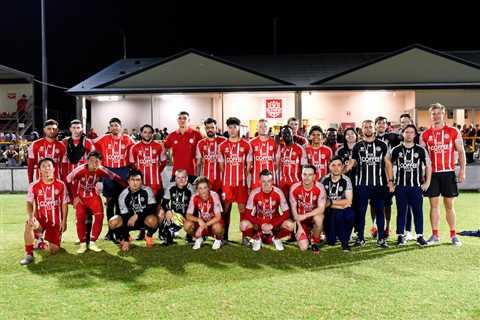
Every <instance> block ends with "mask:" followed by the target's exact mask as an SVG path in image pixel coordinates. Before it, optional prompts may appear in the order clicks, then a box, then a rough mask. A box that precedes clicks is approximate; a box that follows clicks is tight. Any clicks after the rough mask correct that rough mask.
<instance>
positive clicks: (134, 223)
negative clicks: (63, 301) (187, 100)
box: [20, 103, 465, 265]
mask: <svg viewBox="0 0 480 320" xmlns="http://www.w3.org/2000/svg"><path fill="white" fill-rule="evenodd" d="M429 113H430V118H431V126H430V128H428V129H427V130H425V131H424V132H421V133H420V132H418V131H417V128H416V126H415V125H414V123H413V121H412V119H411V118H410V116H409V114H403V115H402V116H401V117H400V129H399V131H398V132H393V131H392V130H388V124H387V119H386V118H385V117H377V118H376V119H374V120H364V121H363V122H362V123H361V128H360V130H355V129H354V128H347V129H345V130H344V132H343V141H342V142H340V143H335V144H328V145H327V144H326V143H325V142H326V139H325V135H326V132H324V130H322V128H321V127H320V126H316V125H314V126H312V127H311V128H310V130H309V131H308V134H307V136H308V139H306V138H305V137H304V136H302V135H299V134H298V120H297V119H295V118H290V119H289V120H288V123H287V125H285V126H282V127H281V128H280V131H279V134H278V135H277V136H272V135H271V128H270V126H269V123H268V121H267V120H265V119H260V120H258V122H257V133H256V134H255V137H254V138H252V139H246V138H244V137H241V136H240V125H241V123H240V120H239V119H238V118H235V117H231V118H228V119H227V121H226V127H227V133H228V134H225V136H227V137H224V136H221V135H219V134H218V128H217V122H216V120H215V119H213V118H207V119H205V120H204V123H203V124H204V126H205V133H206V136H205V137H203V136H202V134H201V133H200V132H199V131H196V130H194V129H192V128H190V126H189V125H190V123H189V121H190V118H189V114H188V113H187V112H184V111H182V112H180V113H179V114H178V118H177V122H178V129H177V130H175V131H173V132H172V133H170V134H169V135H168V136H167V138H166V139H165V140H164V141H162V142H160V141H156V140H153V135H154V129H153V127H152V126H151V125H148V124H146V125H144V126H142V127H141V128H140V134H141V140H140V141H138V142H135V141H133V140H132V138H131V137H130V136H128V135H126V134H124V133H123V128H122V122H121V120H120V119H118V118H112V119H111V120H110V121H109V124H108V127H109V131H108V133H106V134H104V135H102V136H100V137H98V138H96V139H93V140H90V139H88V138H86V136H85V134H84V128H83V126H82V122H81V121H79V120H73V121H71V123H70V132H71V136H70V137H68V138H65V139H64V140H63V141H59V140H58V139H57V135H58V125H59V124H58V122H57V121H55V120H47V121H46V122H45V123H44V128H43V133H44V137H43V138H40V139H38V140H36V141H34V142H33V143H32V144H31V145H30V148H29V152H28V179H29V183H30V184H29V188H28V194H27V201H26V202H27V221H26V223H25V232H24V241H25V256H24V258H23V259H22V260H21V261H20V264H22V265H27V264H30V263H32V262H33V261H34V251H35V250H48V251H49V252H50V253H52V254H54V253H56V252H58V251H59V249H60V247H61V242H62V234H63V233H65V232H66V231H67V216H68V208H69V206H73V207H74V209H75V221H76V223H75V227H76V233H77V238H78V242H79V247H78V250H77V253H79V254H82V253H85V252H86V251H87V250H91V251H94V252H100V251H102V249H101V248H100V247H99V246H98V241H97V240H98V239H99V237H100V234H101V232H102V228H103V222H104V219H105V213H106V219H107V221H108V231H107V233H106V236H105V239H106V240H111V241H114V242H115V243H117V244H118V245H119V248H120V249H121V251H123V252H127V251H128V250H130V248H131V246H132V241H133V240H134V239H133V238H132V236H131V235H130V232H131V231H132V230H139V231H140V232H139V236H138V238H137V240H144V241H145V244H146V246H147V247H148V248H152V247H153V246H154V243H155V238H158V239H159V240H160V241H161V242H162V243H163V244H164V245H167V246H168V245H172V244H174V243H175V239H176V238H179V237H180V231H181V230H182V229H183V230H184V231H185V233H186V236H185V240H186V242H187V243H188V244H189V245H191V246H192V248H193V249H194V250H198V249H200V248H201V247H202V245H203V244H204V242H205V241H206V240H207V239H208V238H212V239H213V244H212V246H211V248H212V249H213V250H218V249H220V248H221V247H222V246H223V245H225V244H227V243H228V242H229V233H230V232H229V227H230V222H231V221H230V220H231V219H230V217H231V214H230V213H231V210H232V205H233V204H234V203H236V204H237V207H238V211H239V216H240V221H239V224H238V225H239V227H240V231H241V234H242V245H243V246H245V247H251V249H252V250H253V251H259V250H261V248H262V247H263V246H266V245H272V246H273V247H274V248H275V250H277V251H282V250H284V242H285V241H288V242H292V243H293V244H294V245H295V244H296V245H297V246H298V248H299V249H300V250H302V251H304V250H311V251H312V252H313V253H314V254H319V252H320V249H321V247H322V246H323V245H331V246H334V245H336V244H337V243H339V244H340V246H341V249H342V250H343V251H346V252H348V251H350V250H351V246H355V247H363V246H365V244H366V240H365V226H366V220H367V211H368V207H369V205H370V215H371V219H372V225H373V227H372V228H371V229H370V230H369V231H370V233H371V235H372V237H373V238H374V239H376V245H377V246H378V247H380V248H388V246H389V245H388V242H387V239H388V237H389V236H391V234H390V233H391V232H390V225H391V221H390V220H391V216H392V215H391V211H392V206H393V203H394V202H395V205H396V209H397V217H396V230H395V234H396V245H397V246H404V245H406V243H407V241H409V240H415V241H416V244H417V245H418V246H420V247H424V246H428V245H435V244H439V243H440V234H439V224H440V209H441V201H440V198H441V197H442V198H443V201H442V202H443V206H444V207H445V212H446V220H447V223H448V225H449V228H450V235H449V242H451V244H452V245H453V246H456V247H458V246H461V241H460V240H459V238H458V237H457V236H456V231H455V223H456V221H455V220H456V214H455V208H454V201H455V198H456V197H457V196H458V187H457V183H461V182H463V180H464V178H465V153H464V149H463V142H462V137H461V134H460V132H459V131H458V130H457V129H456V128H454V127H450V126H448V125H447V124H446V123H445V122H444V117H445V107H444V106H443V105H442V104H440V103H435V104H432V105H430V108H429ZM329 130H331V129H329ZM327 131H328V130H327ZM167 152H169V153H170V155H171V159H172V166H173V168H172V176H171V179H170V182H169V184H168V185H164V183H162V173H163V171H164V169H165V167H166V166H167V162H168V158H167ZM455 155H457V159H458V163H459V165H460V170H459V172H458V174H456V172H455V162H456V158H455ZM102 195H103V197H102ZM424 197H428V199H429V203H430V223H431V236H430V237H429V238H428V239H427V240H426V239H425V238H424V230H423V224H424V212H423V198H424ZM105 207H106V209H105ZM412 226H414V229H415V237H414V236H413V232H412Z"/></svg>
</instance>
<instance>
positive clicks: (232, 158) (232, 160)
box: [225, 155, 242, 164]
mask: <svg viewBox="0 0 480 320" xmlns="http://www.w3.org/2000/svg"><path fill="white" fill-rule="evenodd" d="M225 160H226V163H228V164H239V163H240V162H241V161H242V157H238V156H236V155H232V156H230V157H227V158H226V159H225Z"/></svg>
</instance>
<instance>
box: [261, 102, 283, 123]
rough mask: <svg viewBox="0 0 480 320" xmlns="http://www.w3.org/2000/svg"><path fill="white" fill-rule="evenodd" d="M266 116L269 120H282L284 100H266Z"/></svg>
mask: <svg viewBox="0 0 480 320" xmlns="http://www.w3.org/2000/svg"><path fill="white" fill-rule="evenodd" d="M265 107H266V114H267V118H269V119H281V118H282V99H267V100H265Z"/></svg>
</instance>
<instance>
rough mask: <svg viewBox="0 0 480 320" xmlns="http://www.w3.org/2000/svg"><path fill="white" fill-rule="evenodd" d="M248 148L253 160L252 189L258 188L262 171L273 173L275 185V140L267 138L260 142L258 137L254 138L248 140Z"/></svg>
mask: <svg viewBox="0 0 480 320" xmlns="http://www.w3.org/2000/svg"><path fill="white" fill-rule="evenodd" d="M250 146H251V147H252V160H253V173H252V189H254V188H256V187H258V186H260V172H262V170H264V169H268V170H270V171H271V172H272V173H273V181H274V183H275V176H276V175H275V155H276V154H277V146H276V144H275V139H273V138H271V137H269V138H268V140H266V141H262V140H261V139H260V137H255V138H253V139H252V140H250Z"/></svg>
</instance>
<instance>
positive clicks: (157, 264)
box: [0, 193, 480, 319]
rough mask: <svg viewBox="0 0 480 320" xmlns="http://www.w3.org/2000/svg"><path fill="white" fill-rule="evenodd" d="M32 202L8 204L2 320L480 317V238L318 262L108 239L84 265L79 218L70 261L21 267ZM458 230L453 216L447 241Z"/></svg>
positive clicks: (469, 225) (337, 255) (476, 221)
mask: <svg viewBox="0 0 480 320" xmlns="http://www.w3.org/2000/svg"><path fill="white" fill-rule="evenodd" d="M24 199H25V195H21V194H18V195H0V234H1V242H0V253H1V260H0V279H1V280H0V284H1V293H0V319H20V318H22V319H23V318H28V319H146V318H148V319H158V318H159V319H259V318H262V319H274V318H277V319H278V318H280V319H480V238H469V237H461V240H462V241H463V246H462V247H461V248H454V247H452V246H451V245H449V244H447V243H446V242H445V243H444V244H443V245H440V246H436V247H429V248H424V249H420V248H417V246H416V245H415V244H414V242H409V244H408V246H407V247H405V248H401V249H399V248H396V247H395V246H394V242H393V241H394V239H391V240H392V242H391V243H390V244H391V247H390V249H386V250H385V249H384V250H382V249H378V248H376V247H375V246H374V245H373V241H368V245H367V246H366V247H365V248H362V249H355V250H354V251H352V252H351V253H344V252H342V251H341V250H340V249H339V248H338V246H337V247H323V248H322V251H321V253H320V255H318V256H313V255H312V253H311V252H300V251H299V250H298V249H297V248H296V247H294V246H291V245H287V246H286V250H285V251H284V252H280V253H279V252H275V251H274V250H273V249H272V248H264V249H262V250H261V251H260V252H258V253H253V252H252V251H251V250H250V249H245V248H243V247H241V246H240V245H237V244H230V245H228V246H225V247H223V248H222V249H221V250H220V251H218V252H213V251H212V250H211V249H210V245H211V242H210V241H208V242H207V245H206V246H204V247H203V248H202V249H201V250H199V251H196V252H194V251H193V250H192V249H191V247H189V246H187V245H185V244H184V243H183V242H180V241H179V243H178V244H177V245H175V246H172V247H168V248H165V247H162V246H161V245H160V244H156V245H155V247H154V248H152V249H147V248H145V245H144V244H143V242H138V243H137V245H136V247H134V248H133V249H132V250H131V252H129V253H128V254H126V255H122V254H121V253H120V252H119V250H118V248H117V247H116V246H115V245H113V244H112V243H107V242H104V241H99V245H100V246H102V247H103V248H104V249H105V251H104V252H102V253H93V252H87V253H85V254H83V255H78V254H76V253H75V250H76V246H75V245H74V240H75V229H74V224H73V222H74V219H73V216H74V215H73V212H72V211H71V212H70V219H69V221H70V223H69V230H68V231H67V233H66V235H65V237H64V243H63V246H64V248H65V251H62V252H61V253H60V254H58V255H56V256H50V257H46V256H42V255H41V254H36V255H37V260H36V261H35V264H33V265H30V266H28V267H22V266H20V265H19V263H18V262H19V260H20V259H21V257H22V256H23V222H24V221H25V211H24V207H25V205H24ZM479 207H480V194H479V193H462V194H461V196H460V198H459V200H458V201H457V214H458V227H457V229H458V230H459V231H460V230H464V229H468V230H476V229H478V228H480V218H479V216H480V210H479ZM427 208H428V205H427V204H426V205H425V209H427ZM426 212H428V211H426ZM233 220H235V221H236V220H238V215H237V216H236V219H235V218H234V219H233ZM426 220H427V221H426V222H425V226H426V236H429V235H430V226H429V222H428V218H427V219H426ZM237 228H238V225H237V224H235V225H234V226H233V227H232V228H231V229H233V230H237ZM447 231H448V227H447V225H446V222H445V219H444V218H443V217H442V228H441V236H443V241H446V239H447V238H448V233H447ZM103 233H104V232H103ZM232 238H233V240H239V238H240V233H239V232H235V234H234V236H233V237H232Z"/></svg>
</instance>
